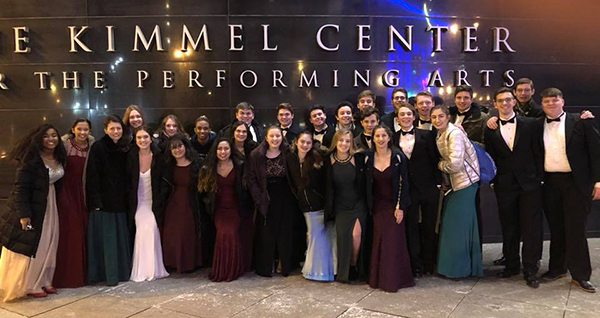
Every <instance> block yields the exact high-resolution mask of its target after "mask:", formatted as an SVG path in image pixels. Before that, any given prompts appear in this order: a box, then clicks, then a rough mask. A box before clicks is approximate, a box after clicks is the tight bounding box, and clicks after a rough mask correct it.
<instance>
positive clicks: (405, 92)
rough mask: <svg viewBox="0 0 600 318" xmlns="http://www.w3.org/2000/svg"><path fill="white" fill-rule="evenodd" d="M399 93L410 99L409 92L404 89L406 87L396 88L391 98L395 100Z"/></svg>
mask: <svg viewBox="0 0 600 318" xmlns="http://www.w3.org/2000/svg"><path fill="white" fill-rule="evenodd" d="M398 92H402V93H404V96H406V98H408V92H407V91H406V89H404V87H396V88H394V90H393V91H392V95H391V96H390V99H394V95H396V93H398ZM359 99H360V98H359Z"/></svg>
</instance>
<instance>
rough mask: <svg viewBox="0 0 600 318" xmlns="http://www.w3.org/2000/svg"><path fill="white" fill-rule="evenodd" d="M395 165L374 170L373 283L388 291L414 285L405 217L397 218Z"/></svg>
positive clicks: (370, 275) (370, 284)
mask: <svg viewBox="0 0 600 318" xmlns="http://www.w3.org/2000/svg"><path fill="white" fill-rule="evenodd" d="M391 185H392V166H389V167H387V169H385V170H384V171H383V172H381V171H379V170H377V169H376V168H374V169H373V211H372V212H373V248H372V250H371V264H370V273H369V286H371V288H381V289H383V290H385V291H387V292H396V291H398V289H400V288H404V287H410V286H414V285H415V282H414V280H413V276H412V270H411V268H410V258H409V256H408V248H407V246H406V233H405V229H404V220H402V222H401V223H400V224H397V223H396V218H395V217H394V210H395V208H396V207H395V204H394V202H393V199H392V197H393V193H392V192H393V189H392V186H391Z"/></svg>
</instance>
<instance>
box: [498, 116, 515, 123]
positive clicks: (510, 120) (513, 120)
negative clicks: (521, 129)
mask: <svg viewBox="0 0 600 318" xmlns="http://www.w3.org/2000/svg"><path fill="white" fill-rule="evenodd" d="M508 123H511V124H514V123H515V117H514V116H513V118H511V119H509V120H502V119H500V124H501V125H506V124H508Z"/></svg>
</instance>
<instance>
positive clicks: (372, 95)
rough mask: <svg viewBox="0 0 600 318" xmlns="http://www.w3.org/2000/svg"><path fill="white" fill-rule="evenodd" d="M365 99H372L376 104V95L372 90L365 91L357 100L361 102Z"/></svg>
mask: <svg viewBox="0 0 600 318" xmlns="http://www.w3.org/2000/svg"><path fill="white" fill-rule="evenodd" d="M363 97H371V99H372V100H373V102H375V93H373V92H372V91H371V90H370V89H365V90H364V91H362V92H360V93H359V94H358V98H357V99H356V100H357V101H359V100H360V99H361V98H363Z"/></svg>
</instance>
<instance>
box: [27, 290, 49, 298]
mask: <svg viewBox="0 0 600 318" xmlns="http://www.w3.org/2000/svg"><path fill="white" fill-rule="evenodd" d="M27 296H29V297H33V298H44V297H46V296H48V294H47V293H46V292H45V291H41V292H39V293H29V294H27Z"/></svg>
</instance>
